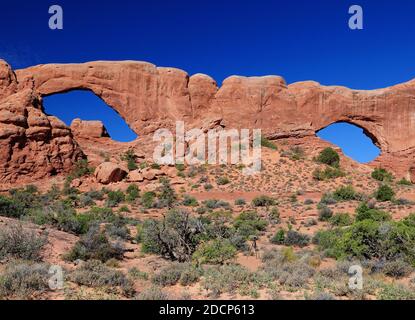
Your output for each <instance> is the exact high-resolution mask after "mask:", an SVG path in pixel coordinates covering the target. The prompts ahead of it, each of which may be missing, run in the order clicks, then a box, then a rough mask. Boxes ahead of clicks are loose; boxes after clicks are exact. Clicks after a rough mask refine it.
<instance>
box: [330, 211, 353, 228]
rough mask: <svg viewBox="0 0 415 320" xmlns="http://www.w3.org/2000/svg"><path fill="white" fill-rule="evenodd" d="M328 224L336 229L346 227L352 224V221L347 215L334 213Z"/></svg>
mask: <svg viewBox="0 0 415 320" xmlns="http://www.w3.org/2000/svg"><path fill="white" fill-rule="evenodd" d="M330 223H331V224H332V225H333V226H336V227H346V226H350V225H351V224H352V223H353V219H352V217H350V215H349V214H348V213H336V214H335V215H333V216H332V217H331V218H330Z"/></svg>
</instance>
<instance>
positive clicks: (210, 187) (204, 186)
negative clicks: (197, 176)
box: [203, 183, 213, 191]
mask: <svg viewBox="0 0 415 320" xmlns="http://www.w3.org/2000/svg"><path fill="white" fill-rule="evenodd" d="M203 188H204V189H205V190H206V191H209V190H212V189H213V186H212V184H210V183H206V184H204V185H203Z"/></svg>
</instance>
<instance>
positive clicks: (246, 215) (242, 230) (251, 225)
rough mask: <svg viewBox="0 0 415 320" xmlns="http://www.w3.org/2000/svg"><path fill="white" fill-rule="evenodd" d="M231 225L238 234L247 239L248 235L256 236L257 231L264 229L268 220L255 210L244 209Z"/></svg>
mask: <svg viewBox="0 0 415 320" xmlns="http://www.w3.org/2000/svg"><path fill="white" fill-rule="evenodd" d="M233 225H234V227H235V229H236V230H237V232H238V234H239V235H241V236H242V237H244V238H245V239H248V238H249V237H250V236H256V235H257V234H258V232H259V231H264V230H265V228H266V226H267V225H268V222H267V221H265V220H264V219H262V218H261V217H260V216H259V215H258V213H256V212H255V211H244V212H242V213H241V214H240V215H239V216H238V217H237V218H236V219H235V221H234V223H233Z"/></svg>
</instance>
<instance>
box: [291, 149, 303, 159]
mask: <svg viewBox="0 0 415 320" xmlns="http://www.w3.org/2000/svg"><path fill="white" fill-rule="evenodd" d="M290 153H291V154H290V159H291V160H301V159H304V157H305V152H304V149H303V148H301V147H300V146H295V147H292V148H291V149H290Z"/></svg>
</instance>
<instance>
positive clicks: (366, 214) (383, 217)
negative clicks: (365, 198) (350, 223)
mask: <svg viewBox="0 0 415 320" xmlns="http://www.w3.org/2000/svg"><path fill="white" fill-rule="evenodd" d="M391 219H392V217H391V215H390V214H389V213H388V212H385V211H381V210H377V209H369V207H368V205H367V203H362V204H360V205H359V207H357V209H356V221H363V220H373V221H379V222H381V221H389V220H391Z"/></svg>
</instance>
